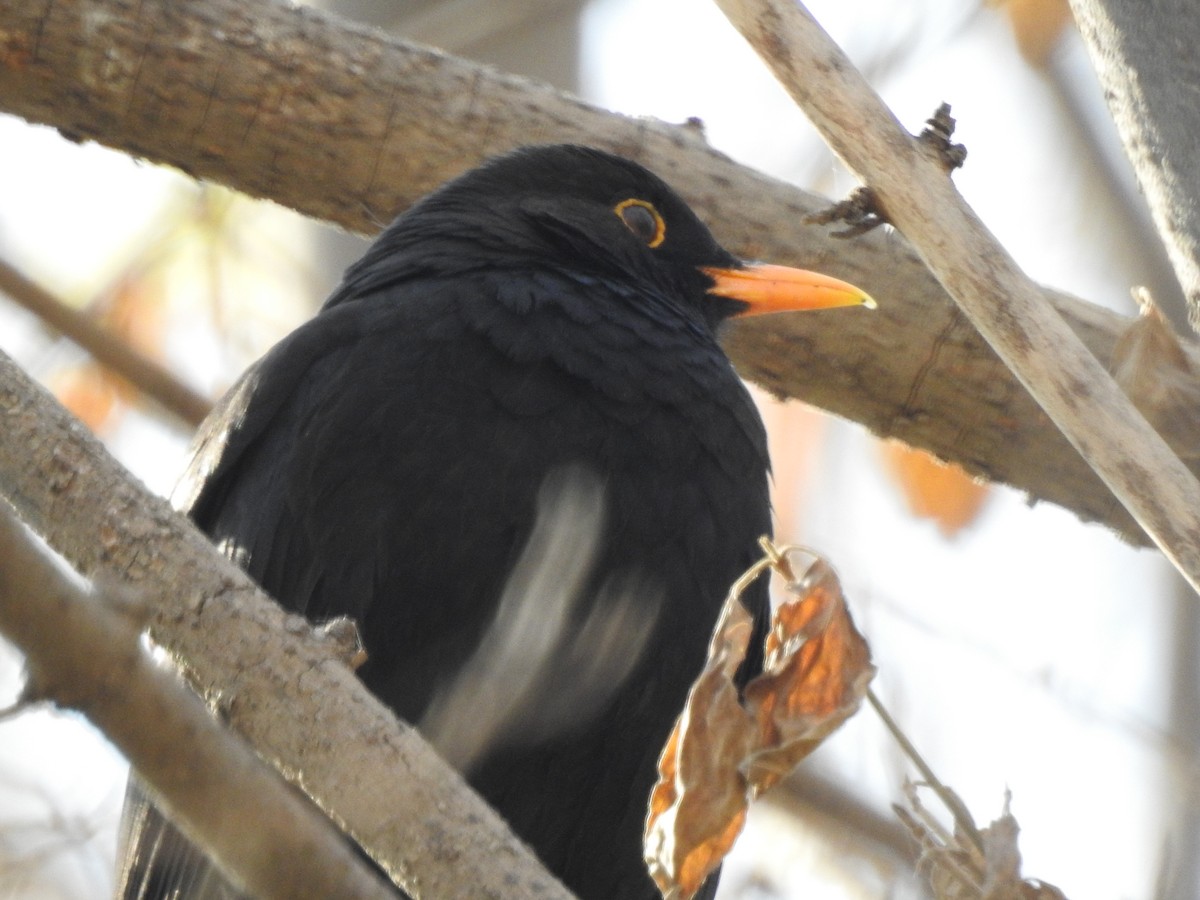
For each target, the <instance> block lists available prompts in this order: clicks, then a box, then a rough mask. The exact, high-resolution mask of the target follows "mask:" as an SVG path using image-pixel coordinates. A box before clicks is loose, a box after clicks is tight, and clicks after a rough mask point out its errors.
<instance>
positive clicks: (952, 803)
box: [867, 688, 983, 853]
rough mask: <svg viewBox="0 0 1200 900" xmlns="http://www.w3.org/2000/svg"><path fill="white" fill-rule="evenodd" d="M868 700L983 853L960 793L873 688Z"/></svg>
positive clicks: (973, 821)
mask: <svg viewBox="0 0 1200 900" xmlns="http://www.w3.org/2000/svg"><path fill="white" fill-rule="evenodd" d="M867 702H868V703H870V704H871V707H872V708H873V709H874V710H875V713H876V714H877V715H878V716H879V718H880V719H881V720H882V721H883V726H884V727H885V728H886V729H887V730H888V732H889V733H890V734H891V735H892V738H893V739H894V740H895V741H896V743H897V744H899V745H900V749H901V750H902V751H903V752H904V755H905V756H907V757H908V758H909V760H910V761H911V762H912V764H913V765H914V766H916V767H917V771H919V772H920V773H921V777H922V778H924V779H925V783H926V784H928V785H929V787H930V789H931V790H932V791H933V792H934V793H935V794H937V795H938V799H939V800H941V801H942V803H944V804H945V805H946V809H948V810H950V814H951V815H952V816H954V821H955V822H956V823H957V824H958V827H959V828H961V829H962V830H963V833H965V834H967V835H968V836H969V837H970V838H971V843H973V844H974V845H975V846H976V847H977V848H978V849H979V852H980V853H982V852H983V837H982V836H981V835H980V834H979V829H977V828H976V827H975V820H974V819H973V818H971V812H970V810H968V809H967V808H966V807H965V806H963V802H962V800H961V799H960V798H959V796H958V794H956V793H954V791H952V790H950V788H948V787H947V786H946V785H945V784H943V783H942V780H941V779H940V778H938V777H937V775H935V774H934V772H933V769H932V768H930V766H929V763H927V762H925V757H923V756H921V754H920V752H919V751H918V750H917V748H916V746H915V745H914V744H913V742H912V741H910V740H909V739H908V735H906V734H905V733H904V732H903V731H902V730H901V729H900V726H899V724H897V722H896V720H895V719H893V718H892V715H891V713H889V712H888V711H887V708H886V707H885V706H884V705H883V701H882V700H880V699H879V697H878V695H876V693H875V691H874V690H873V689H872V688H867Z"/></svg>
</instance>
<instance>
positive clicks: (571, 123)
mask: <svg viewBox="0 0 1200 900" xmlns="http://www.w3.org/2000/svg"><path fill="white" fill-rule="evenodd" d="M0 108H2V109H7V110H9V111H11V112H14V113H17V114H18V115H22V116H25V117H26V118H28V119H30V120H31V121H35V122H43V123H47V124H50V125H53V126H55V127H57V128H59V129H60V130H62V131H63V133H64V134H67V135H69V136H72V137H73V138H75V139H79V140H82V139H95V140H98V141H101V142H103V143H107V144H110V145H113V146H117V147H120V148H122V149H125V150H127V151H129V152H131V153H136V154H139V155H142V156H145V157H147V158H149V159H151V160H154V161H157V162H163V163H167V164H170V165H174V166H177V167H179V168H181V169H184V170H185V171H188V172H191V173H193V174H195V175H197V176H199V177H204V178H211V179H215V180H220V181H222V182H225V183H227V184H230V185H232V186H234V187H237V188H239V189H241V190H244V191H247V192H248V193H251V194H254V195H256V196H265V197H270V198H272V199H275V200H277V201H278V202H280V203H284V204H287V205H290V206H294V207H295V208H297V209H299V210H301V211H303V212H306V213H308V214H310V215H314V216H319V217H323V218H327V219H330V220H332V221H335V222H338V223H340V224H342V225H343V226H345V227H347V228H351V229H355V230H361V231H374V230H376V229H377V228H378V227H379V225H380V223H382V222H384V221H385V220H387V219H388V218H389V217H390V216H391V215H392V214H393V213H394V212H396V211H397V210H399V209H402V208H403V207H405V206H406V205H407V204H409V203H411V202H412V200H414V199H415V198H416V197H418V196H420V195H421V194H423V193H425V192H426V191H428V190H429V189H430V188H431V187H433V186H434V185H436V184H437V183H439V182H441V181H443V180H444V179H446V178H447V177H450V176H452V175H454V174H457V173H458V172H460V171H462V170H463V169H465V168H467V167H469V166H471V165H473V164H474V163H476V162H478V161H479V160H480V159H482V158H484V157H486V156H488V155H491V154H494V153H498V152H502V151H504V150H507V149H511V148H512V147H515V146H518V145H521V144H526V143H531V142H537V141H580V142H584V143H589V144H593V145H596V146H600V147H605V148H607V149H610V150H614V151H617V152H621V153H624V154H626V155H628V156H631V157H633V158H635V159H637V160H639V161H641V162H643V163H645V164H647V165H648V166H650V167H651V168H653V169H655V170H656V171H658V172H659V173H660V174H662V175H663V176H664V177H666V178H667V179H668V180H669V181H671V182H672V183H673V184H674V185H675V186H676V187H677V188H678V189H679V190H680V191H681V192H682V193H683V194H684V195H685V196H686V197H687V198H688V200H689V201H690V202H691V203H692V204H693V205H694V206H695V207H696V209H697V210H698V211H699V212H700V214H701V215H702V217H703V218H704V219H705V220H706V221H707V222H709V223H710V225H712V227H713V229H714V231H715V232H716V234H717V236H718V237H719V238H720V239H721V240H722V241H723V242H724V243H725V244H726V245H728V246H729V247H731V248H732V249H734V250H736V251H737V252H739V253H741V254H742V255H743V256H747V257H751V258H764V259H771V260H773V261H777V262H782V263H791V264H794V265H801V266H807V267H810V268H818V269H824V270H826V271H828V272H829V273H830V274H834V275H838V276H840V277H844V278H847V279H849V280H851V281H854V282H856V283H858V284H860V285H861V286H862V287H864V288H865V289H866V290H868V291H870V292H871V294H872V295H873V296H875V297H877V298H878V299H879V300H880V303H881V309H880V310H879V311H878V312H877V313H875V314H874V315H862V314H854V315H850V314H838V313H829V314H822V315H819V316H814V315H799V316H775V317H768V318H765V319H757V320H750V321H748V322H745V323H743V324H739V325H738V327H736V328H735V329H733V330H732V331H731V334H730V336H729V341H728V347H729V349H730V352H731V354H732V356H733V358H734V361H735V362H736V363H737V365H738V366H739V368H740V370H741V371H742V372H743V374H745V375H746V376H747V377H749V378H751V379H752V380H755V381H758V382H760V383H762V384H764V385H765V386H766V387H768V388H769V389H770V390H772V391H774V392H776V393H778V394H781V395H783V396H788V397H799V398H802V399H804V400H805V401H807V402H811V403H814V404H816V405H818V406H821V407H823V408H825V409H828V410H830V411H832V412H834V413H836V414H838V415H841V416H845V417H846V418H850V419H854V420H857V421H860V422H863V423H865V424H866V425H867V426H868V427H869V428H871V429H872V430H874V431H876V432H878V433H880V434H883V435H888V436H895V437H899V438H901V439H903V440H905V441H908V442H909V443H912V444H914V445H916V446H920V447H924V448H927V449H929V450H931V451H933V452H934V453H935V454H937V455H938V456H941V457H943V458H946V459H952V460H956V461H958V462H961V463H962V464H964V465H965V466H966V467H967V469H968V470H970V471H971V472H973V473H975V474H978V475H981V476H984V477H987V478H989V479H992V480H995V481H999V482H1003V483H1007V484H1011V485H1014V486H1015V487H1017V488H1019V489H1021V490H1023V491H1026V492H1028V493H1029V494H1030V496H1031V497H1034V498H1037V499H1044V500H1050V501H1052V502H1054V503H1058V504H1060V505H1063V506H1065V507H1068V508H1070V509H1072V510H1074V511H1075V512H1076V513H1078V514H1079V515H1080V517H1081V518H1083V519H1085V520H1095V521H1100V522H1104V523H1105V524H1107V525H1109V526H1111V527H1113V528H1115V529H1117V530H1118V531H1120V532H1121V533H1122V534H1124V535H1125V536H1126V537H1129V538H1130V539H1132V540H1135V541H1138V542H1146V538H1145V536H1144V534H1143V533H1142V532H1141V531H1140V529H1139V528H1138V527H1137V525H1136V524H1135V523H1134V522H1133V520H1132V519H1131V518H1130V517H1129V516H1128V514H1127V513H1126V512H1125V510H1124V509H1123V507H1122V506H1121V505H1120V504H1119V503H1118V502H1117V501H1116V500H1115V498H1114V497H1113V496H1112V494H1111V493H1110V492H1109V491H1108V490H1107V489H1106V488H1105V487H1104V486H1103V484H1102V483H1101V482H1100V480H1099V479H1098V478H1097V477H1096V476H1095V475H1094V474H1093V473H1092V471H1091V469H1090V468H1089V467H1088V466H1087V465H1086V464H1085V463H1084V462H1083V461H1082V459H1080V457H1079V456H1078V454H1077V453H1076V452H1075V451H1074V450H1073V449H1072V448H1071V447H1070V445H1069V444H1068V443H1067V442H1066V441H1065V440H1064V439H1063V438H1062V436H1061V435H1060V433H1059V432H1058V430H1057V428H1056V427H1055V426H1054V425H1053V424H1052V423H1051V422H1050V421H1049V419H1048V418H1046V417H1045V416H1044V415H1043V414H1042V413H1041V411H1040V409H1039V408H1038V406H1037V404H1035V403H1034V402H1033V400H1032V399H1031V398H1030V397H1029V395H1028V394H1027V392H1026V391H1025V389H1024V388H1023V387H1021V386H1020V384H1019V383H1018V382H1017V381H1016V380H1015V379H1014V378H1013V377H1012V375H1011V374H1010V373H1009V372H1008V370H1007V368H1006V367H1005V366H1004V365H1003V364H1002V363H1001V362H1000V361H999V360H998V359H997V358H996V356H995V355H994V354H993V353H992V351H991V350H990V349H989V348H988V347H987V345H986V343H985V342H984V341H983V340H982V339H981V338H980V337H979V335H978V333H977V332H976V331H975V329H974V327H973V326H972V325H971V324H970V323H969V322H967V321H966V319H965V318H964V317H962V316H961V314H960V313H959V312H958V311H957V309H956V307H955V306H954V304H953V303H952V302H951V301H950V300H949V298H948V297H947V296H946V294H945V293H944V292H943V290H942V289H941V288H940V286H939V285H938V283H937V281H936V280H935V279H934V278H933V277H932V276H931V275H930V274H929V273H928V271H927V270H926V269H925V267H924V265H923V264H922V263H921V262H920V260H919V259H918V258H917V257H916V256H915V254H914V253H913V252H912V251H911V250H910V249H909V248H908V246H907V244H905V243H904V241H903V240H902V239H900V238H898V237H896V236H895V235H893V234H886V233H877V234H872V235H868V236H866V237H864V238H859V239H856V240H854V241H851V242H847V241H838V240H836V239H833V238H831V237H829V236H828V234H827V233H826V232H825V231H823V230H822V229H819V228H814V227H807V226H805V225H804V224H803V221H804V217H805V216H806V215H807V214H809V213H811V212H813V211H814V210H816V209H818V208H820V207H823V206H824V205H826V203H827V201H825V200H823V199H821V198H819V197H815V196H813V195H811V194H807V193H805V192H803V191H800V190H797V189H795V188H793V187H790V186H787V185H784V184H781V183H779V182H777V181H773V180H771V179H768V178H765V177H764V176H762V175H759V174H757V173H755V172H753V171H750V170H747V169H745V168H743V167H740V166H737V165H735V164H733V163H731V162H729V161H728V160H727V159H725V158H724V157H722V156H721V155H720V154H717V153H715V152H713V151H712V150H710V149H709V148H708V147H706V146H705V145H704V143H703V140H702V138H701V136H700V135H699V134H698V133H697V132H696V130H695V129H692V128H689V127H685V126H669V125H665V124H663V123H660V122H655V121H650V120H645V119H629V118H626V117H622V116H617V115H613V114H611V113H606V112H603V111H600V110H597V109H594V108H592V107H589V106H587V105H586V104H584V103H582V102H580V101H578V100H576V99H574V98H571V97H567V96H564V95H561V94H558V93H556V92H554V91H552V90H550V89H548V88H545V87H542V86H539V85H537V84H534V83H531V82H527V81H524V80H521V79H517V78H513V77H510V76H506V75H503V74H501V73H498V72H495V71H493V70H488V69H485V68H482V67H479V66H475V65H472V64H470V63H466V62H463V61H461V60H455V59H453V58H450V57H446V56H444V55H442V54H439V53H437V52H435V51H432V50H428V49H424V48H419V47H414V46H411V45H406V44H404V43H401V42H398V41H395V40H391V39H388V38H386V37H384V36H383V35H381V34H378V33H376V32H371V31H367V30H364V29H360V28H355V27H352V26H347V25H343V24H340V23H335V22H333V21H332V20H329V19H327V18H326V17H323V16H321V15H320V14H318V13H315V12H313V11H311V10H307V9H304V8H295V7H290V6H284V5H280V4H277V3H261V4H257V3H256V4H254V5H253V6H251V7H247V6H245V5H244V4H239V3H234V2H232V0H206V2H198V0H186V2H185V0H144V2H134V0H57V2H55V3H53V4H49V3H31V4H27V3H21V2H17V0H0ZM1054 302H1055V304H1056V305H1057V307H1058V308H1059V309H1060V311H1062V312H1063V313H1064V315H1065V316H1066V318H1067V320H1068V321H1069V322H1070V323H1071V324H1072V326H1073V327H1074V328H1075V329H1076V331H1077V332H1078V333H1079V334H1080V335H1081V337H1082V338H1083V339H1084V341H1085V342H1086V343H1087V344H1088V346H1089V347H1090V348H1091V349H1092V351H1093V352H1094V353H1095V354H1096V355H1097V356H1098V357H1099V358H1100V359H1101V360H1102V361H1106V360H1107V359H1108V356H1109V354H1110V352H1111V348H1112V345H1113V343H1114V341H1115V340H1116V338H1117V336H1118V334H1119V333H1120V332H1121V330H1122V329H1123V328H1125V327H1126V326H1127V325H1128V323H1129V320H1128V319H1123V318H1122V317H1120V316H1116V315H1114V314H1112V313H1108V312H1105V311H1102V310H1098V309H1096V308H1094V307H1092V306H1090V305H1088V304H1085V303H1083V302H1081V301H1078V300H1073V299H1071V298H1068V297H1064V296H1061V295H1055V296H1054Z"/></svg>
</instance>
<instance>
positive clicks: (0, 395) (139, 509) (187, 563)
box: [0, 354, 570, 898]
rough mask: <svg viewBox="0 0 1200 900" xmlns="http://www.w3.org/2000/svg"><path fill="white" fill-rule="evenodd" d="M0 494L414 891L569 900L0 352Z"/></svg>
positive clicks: (431, 756) (317, 651)
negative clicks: (121, 602)
mask: <svg viewBox="0 0 1200 900" xmlns="http://www.w3.org/2000/svg"><path fill="white" fill-rule="evenodd" d="M0 495H4V496H5V497H7V498H8V499H9V501H10V502H11V503H12V504H13V506H14V507H15V508H16V510H17V512H18V513H19V514H20V515H21V517H22V518H23V519H24V520H25V522H26V523H27V524H28V525H29V526H30V527H31V528H33V529H34V530H35V531H36V532H38V533H39V534H41V535H42V536H43V537H44V538H45V539H46V541H47V542H48V543H49V544H51V545H52V546H53V547H55V548H56V549H57V550H58V551H59V552H60V553H62V554H63V556H64V557H66V558H67V560H68V561H69V562H71V564H72V565H74V566H75V567H76V569H78V570H79V572H80V573H81V574H83V575H84V576H86V577H88V578H91V579H99V580H116V581H118V582H120V583H129V584H131V585H134V586H135V587H136V588H138V589H139V591H141V592H142V593H143V594H144V595H145V596H149V597H154V598H156V600H157V605H156V606H155V609H154V612H153V618H152V619H151V621H150V633H151V635H152V636H153V637H154V638H155V639H156V640H158V641H159V642H160V643H162V644H163V645H164V646H167V647H169V648H171V650H172V651H173V652H175V653H176V654H177V655H178V656H179V658H180V659H181V660H183V661H184V662H185V664H186V670H187V673H188V675H189V678H190V680H191V681H192V683H193V684H194V685H195V686H196V687H197V688H198V690H199V691H200V693H201V695H202V696H203V697H204V698H205V699H206V700H207V701H208V702H209V704H210V705H212V706H214V707H216V708H218V709H219V710H220V711H221V713H222V714H223V716H224V717H225V719H226V720H227V722H228V723H229V725H230V726H231V727H233V729H234V730H236V731H237V732H239V733H240V734H241V735H243V736H244V737H245V738H246V739H247V740H248V741H249V742H250V744H251V745H253V746H254V747H255V749H256V750H257V751H258V752H259V754H260V755H262V756H263V757H264V758H266V759H267V760H268V761H270V762H272V763H273V764H274V765H275V767H276V768H278V769H279V770H280V771H281V772H283V774H284V775H285V776H286V777H288V778H291V779H293V780H298V781H300V782H301V784H302V786H303V788H304V790H305V792H306V793H308V794H309V795H310V796H311V797H313V799H314V800H316V802H317V803H318V804H319V805H320V806H321V807H322V808H323V809H324V810H325V811H326V812H327V813H329V814H330V816H331V817H332V818H333V819H334V820H335V822H337V823H338V824H339V826H340V827H343V828H344V829H345V830H346V831H348V832H349V833H350V834H352V835H353V836H354V837H355V839H356V840H358V841H359V842H360V843H361V844H363V846H364V847H366V848H367V849H368V850H369V851H370V852H371V854H372V856H374V857H375V859H376V860H378V861H380V862H381V863H383V864H384V866H385V868H386V869H388V871H389V872H390V873H391V874H392V875H393V876H394V877H396V878H397V880H398V882H399V883H401V884H402V885H404V886H405V887H407V888H410V889H413V890H414V892H415V895H417V896H432V897H495V898H499V897H528V898H543V897H545V898H549V897H555V898H566V897H569V896H570V895H569V894H568V893H567V892H566V890H565V889H564V888H562V886H561V885H559V884H558V882H557V881H555V880H554V879H553V878H551V876H549V875H548V874H546V873H545V872H544V870H542V868H541V866H540V865H539V864H538V862H537V860H536V859H535V858H534V857H533V855H532V854H531V853H530V852H529V850H528V849H527V848H525V847H524V846H523V845H521V844H520V843H519V842H518V841H517V840H516V839H515V838H513V837H512V835H511V834H510V833H509V832H508V829H507V827H506V826H505V825H504V823H503V822H502V821H501V819H500V818H499V816H497V815H496V813H495V812H493V811H492V809H491V808H490V807H488V806H487V804H485V803H484V802H483V801H482V800H480V799H479V798H478V797H477V796H476V795H475V794H474V793H473V792H472V791H471V790H470V789H469V788H468V787H467V786H466V784H465V783H464V782H463V781H462V779H461V778H460V777H459V776H458V774H457V773H455V772H454V771H453V770H452V769H450V768H449V767H448V766H447V765H446V764H445V763H444V762H442V760H441V759H440V758H439V757H438V756H437V755H436V754H435V753H434V752H433V751H432V750H431V749H430V748H429V747H428V746H427V745H426V744H425V743H424V741H422V740H421V739H420V737H419V735H418V734H417V733H416V731H414V730H413V729H412V728H410V727H408V726H406V725H403V724H402V723H399V722H397V720H396V719H395V717H394V716H393V715H392V714H391V712H390V711H389V710H387V709H386V708H385V707H383V706H382V705H381V704H380V703H379V701H377V700H376V699H375V698H374V697H373V696H371V694H369V693H368V692H367V690H366V689H365V688H364V687H363V686H362V684H361V683H360V682H359V681H358V679H356V678H355V677H354V674H353V673H352V672H351V671H350V669H349V668H348V667H347V666H346V665H345V664H344V663H343V662H342V661H341V659H340V658H339V652H340V648H339V647H338V646H337V645H336V644H335V642H333V641H331V640H326V641H321V640H319V639H317V637H316V636H314V634H313V630H312V628H311V626H310V625H309V624H308V623H307V622H305V621H304V620H303V619H302V618H300V617H298V616H293V615H289V614H286V613H285V612H284V611H283V610H282V609H281V608H280V607H279V606H278V605H277V604H275V603H274V602H272V601H271V600H270V599H269V598H268V597H267V596H266V595H265V594H263V593H262V592H261V591H260V590H258V589H257V588H256V587H255V586H254V584H253V583H252V582H251V581H250V580H249V578H248V577H247V576H246V575H245V573H244V572H242V571H241V570H240V569H238V568H237V567H236V566H234V565H233V563H231V562H229V561H228V560H226V559H224V558H223V557H222V556H220V554H218V553H217V551H216V550H215V549H214V548H213V546H212V544H211V543H210V542H209V541H208V539H207V538H206V537H205V536H204V535H203V534H201V533H200V532H199V531H197V530H196V528H195V527H193V526H192V525H191V523H189V522H188V521H187V520H186V519H185V518H184V517H183V516H181V515H179V514H177V513H175V512H173V511H172V510H171V509H170V508H169V507H168V505H167V504H166V502H165V501H163V500H162V499H161V498H158V497H155V496H153V495H151V494H149V493H148V492H147V491H146V490H145V489H144V488H143V487H141V486H140V485H139V484H138V483H137V482H136V480H135V479H134V478H133V476H131V475H130V474H129V473H128V472H126V471H125V470H124V469H123V468H121V466H120V465H119V464H118V463H116V462H115V461H114V460H113V459H112V458H111V457H110V456H109V455H108V454H107V452H106V451H105V450H104V448H103V447H101V446H100V444H99V443H98V442H97V441H96V440H95V439H94V438H92V437H91V436H90V435H89V434H88V433H87V430H86V429H85V428H84V427H83V426H82V425H81V424H79V422H78V421H76V420H75V419H74V418H72V417H71V415H70V414H69V413H67V412H66V411H65V410H64V409H62V407H61V406H59V405H58V404H57V403H56V402H55V401H54V400H53V399H52V398H51V397H50V396H49V395H48V394H47V393H46V392H45V391H44V390H42V389H41V388H40V387H38V386H37V385H36V384H34V383H33V382H31V381H30V380H29V378H28V377H27V376H25V375H24V373H22V372H21V370H20V369H19V368H18V367H17V366H16V365H15V364H14V363H12V361H11V360H9V359H8V358H7V357H5V356H3V355H2V354H0ZM315 736H334V737H333V738H332V739H330V738H329V737H321V738H320V739H314V737H315ZM422 892H427V893H422Z"/></svg>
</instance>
